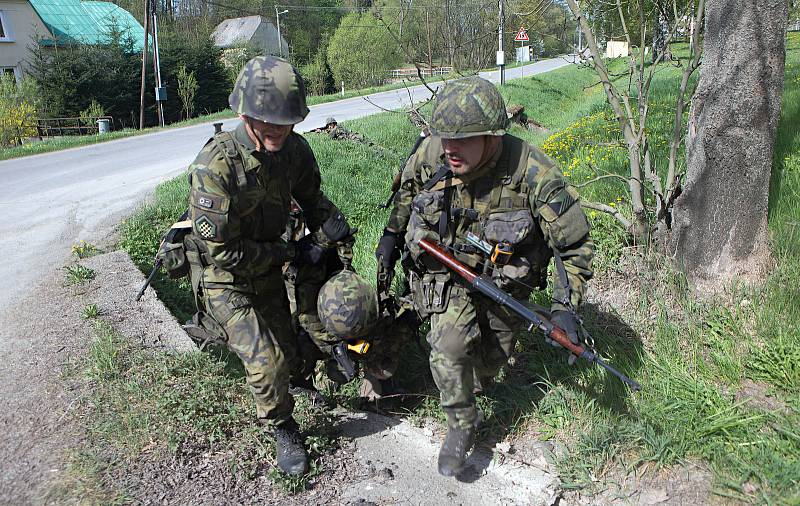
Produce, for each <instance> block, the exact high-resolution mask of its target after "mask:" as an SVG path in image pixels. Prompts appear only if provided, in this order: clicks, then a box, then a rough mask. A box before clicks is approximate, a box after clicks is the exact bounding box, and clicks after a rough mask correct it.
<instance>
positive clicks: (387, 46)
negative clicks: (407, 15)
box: [327, 13, 403, 88]
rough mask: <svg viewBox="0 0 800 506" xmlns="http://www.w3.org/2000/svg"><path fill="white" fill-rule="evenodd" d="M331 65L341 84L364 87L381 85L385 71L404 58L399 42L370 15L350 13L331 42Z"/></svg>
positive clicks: (395, 65) (334, 75)
mask: <svg viewBox="0 0 800 506" xmlns="http://www.w3.org/2000/svg"><path fill="white" fill-rule="evenodd" d="M327 56H328V64H329V65H330V68H331V72H332V73H333V77H334V80H335V85H336V86H339V83H341V82H342V81H344V82H345V86H346V87H348V88H361V87H366V86H371V85H375V84H381V83H383V81H384V80H385V79H386V71H387V70H388V69H393V68H396V67H398V66H399V65H400V64H401V63H402V61H403V59H402V56H401V54H400V51H399V50H398V47H397V43H396V42H395V40H394V39H393V38H392V36H391V34H390V33H389V32H388V31H387V30H386V28H385V27H384V26H383V25H382V24H381V23H380V21H378V20H377V19H375V17H374V16H372V15H371V14H356V13H353V14H348V15H347V16H345V17H344V18H342V22H341V24H340V25H339V28H337V29H336V32H334V34H333V37H331V40H330V44H329V45H328V55H327Z"/></svg>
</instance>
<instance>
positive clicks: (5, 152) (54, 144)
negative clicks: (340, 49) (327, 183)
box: [0, 65, 519, 161]
mask: <svg viewBox="0 0 800 506" xmlns="http://www.w3.org/2000/svg"><path fill="white" fill-rule="evenodd" d="M516 66H519V65H515V67H516ZM508 68H513V67H508ZM490 70H491V69H490ZM458 77H460V76H459V75H457V74H450V75H446V76H434V77H429V78H427V79H426V82H428V83H437V82H441V81H445V80H447V79H454V78H458ZM420 84H422V83H421V82H420V81H417V80H414V81H403V82H397V83H392V84H386V85H383V86H373V87H370V88H363V89H358V90H345V93H344V94H342V93H332V94H329V95H314V96H309V97H308V99H307V103H308V105H309V106H314V105H319V104H326V103H329V102H335V101H337V100H346V99H348V98H354V97H363V96H367V95H372V94H375V93H380V92H383V91H391V90H398V89H402V88H405V87H413V86H419V85H420ZM233 117H234V114H233V113H232V112H231V111H229V110H227V109H226V110H224V111H220V112H215V113H212V114H206V115H203V116H198V117H196V118H191V119H188V120H184V121H179V122H177V123H171V124H169V125H167V126H165V127H163V128H162V127H151V128H145V129H143V130H136V129H133V128H126V129H124V130H119V131H116V132H110V133H108V134H105V135H102V136H100V135H82V136H68V137H60V138H56V139H48V140H43V141H40V142H32V143H29V144H24V145H22V146H15V147H11V148H0V161H2V160H10V159H12V158H19V157H22V156H30V155H38V154H42V153H50V152H53V151H60V150H63V149H70V148H77V147H81V146H88V145H90V144H97V143H100V142H107V141H113V140H117V139H123V138H126V137H133V136H136V135H144V134H149V133H154V132H160V131H163V130H167V129H172V128H181V127H186V126H191V125H197V124H200V123H208V122H210V121H214V120H224V119H229V118H233Z"/></svg>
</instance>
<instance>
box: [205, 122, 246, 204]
mask: <svg viewBox="0 0 800 506" xmlns="http://www.w3.org/2000/svg"><path fill="white" fill-rule="evenodd" d="M212 140H213V141H214V144H215V145H216V146H217V149H219V151H220V153H222V156H223V157H224V158H225V162H226V163H227V164H228V167H230V168H232V169H233V171H234V173H235V174H236V187H237V189H240V190H241V189H242V188H244V187H245V186H247V175H246V174H245V170H244V155H243V154H242V153H241V151H240V150H239V145H238V143H237V142H236V141H235V140H234V138H233V134H231V133H230V132H228V131H220V132H218V133H215V134H214V137H212Z"/></svg>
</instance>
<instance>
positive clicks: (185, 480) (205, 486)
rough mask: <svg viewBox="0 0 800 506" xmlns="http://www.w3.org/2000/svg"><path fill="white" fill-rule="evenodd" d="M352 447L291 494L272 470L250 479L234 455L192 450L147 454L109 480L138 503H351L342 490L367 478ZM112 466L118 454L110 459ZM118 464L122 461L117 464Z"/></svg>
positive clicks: (324, 460) (329, 458)
mask: <svg viewBox="0 0 800 506" xmlns="http://www.w3.org/2000/svg"><path fill="white" fill-rule="evenodd" d="M351 444H352V443H344V445H343V446H342V447H341V448H339V449H338V450H336V451H335V452H334V453H332V454H330V455H324V456H323V457H320V458H319V460H318V461H317V466H318V474H317V475H316V476H315V477H312V478H311V479H310V480H309V488H308V489H307V490H304V491H302V492H300V493H297V494H294V495H291V494H288V493H287V492H286V491H284V490H283V489H281V487H280V486H278V485H276V484H275V483H274V482H273V481H272V480H271V479H270V478H269V476H268V475H269V469H268V468H264V469H259V474H258V475H257V476H255V477H249V476H247V475H246V474H245V473H244V472H242V471H241V470H239V469H238V468H237V466H236V461H235V459H234V457H233V455H231V454H227V453H215V452H214V451H212V450H205V451H203V452H200V453H196V454H192V453H191V450H190V449H188V448H185V449H182V450H181V451H179V452H178V454H177V455H171V454H170V453H169V452H167V451H166V449H163V450H160V451H151V452H147V453H142V454H140V455H138V456H136V457H135V458H133V459H131V460H129V461H126V462H125V464H124V465H122V466H119V465H117V466H115V470H114V471H113V472H112V473H111V474H109V475H107V476H106V477H105V480H107V481H108V483H109V485H113V486H114V487H115V488H118V489H119V490H124V491H125V493H126V495H127V496H128V497H130V498H131V499H132V500H133V502H134V503H136V504H159V505H170V504H175V505H179V504H180V505H182V504H242V505H246V504H290V505H293V504H298V505H299V504H303V505H326V504H345V503H343V502H342V501H341V500H340V497H341V494H342V491H343V489H344V488H345V487H347V486H348V485H349V484H351V483H352V482H354V481H358V480H359V479H361V478H363V476H362V474H364V470H363V469H362V466H361V463H359V462H357V461H356V460H355V459H354V458H353V457H352V448H350V447H349V445H351ZM105 458H106V459H107V461H108V462H109V463H111V462H115V461H116V459H117V458H118V456H117V455H114V454H113V453H109V454H107V455H105ZM116 462H118V461H116Z"/></svg>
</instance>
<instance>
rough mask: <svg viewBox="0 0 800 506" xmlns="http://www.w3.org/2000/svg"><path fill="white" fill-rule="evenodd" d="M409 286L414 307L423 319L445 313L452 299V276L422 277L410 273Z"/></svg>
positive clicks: (412, 272)
mask: <svg viewBox="0 0 800 506" xmlns="http://www.w3.org/2000/svg"><path fill="white" fill-rule="evenodd" d="M409 284H410V285H411V293H412V296H413V299H414V306H415V307H416V309H417V312H418V313H419V315H420V316H421V317H422V318H425V317H427V316H429V315H432V314H437V313H444V312H445V311H446V310H447V304H448V301H449V299H450V288H451V287H452V283H451V282H450V274H449V273H447V272H437V273H431V272H428V273H425V274H423V275H422V276H421V277H420V276H419V275H418V274H417V273H415V272H414V271H410V272H409Z"/></svg>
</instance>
